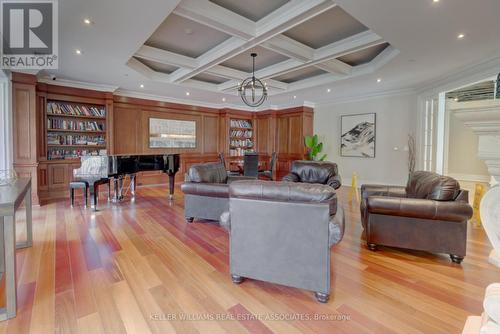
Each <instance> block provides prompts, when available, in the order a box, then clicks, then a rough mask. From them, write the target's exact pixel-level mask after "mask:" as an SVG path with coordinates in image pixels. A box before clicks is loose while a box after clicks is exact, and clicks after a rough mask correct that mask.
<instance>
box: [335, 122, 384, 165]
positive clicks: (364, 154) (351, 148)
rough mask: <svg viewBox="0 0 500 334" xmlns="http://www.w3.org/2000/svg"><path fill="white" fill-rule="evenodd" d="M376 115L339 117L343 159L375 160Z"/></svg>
mask: <svg viewBox="0 0 500 334" xmlns="http://www.w3.org/2000/svg"><path fill="white" fill-rule="evenodd" d="M375 123H376V115H375V114H374V113H371V114H359V115H344V116H341V131H340V132H341V134H342V137H341V141H340V142H341V146H340V155H341V156H343V157H361V158H375Z"/></svg>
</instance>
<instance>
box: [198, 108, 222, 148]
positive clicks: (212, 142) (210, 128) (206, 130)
mask: <svg viewBox="0 0 500 334" xmlns="http://www.w3.org/2000/svg"><path fill="white" fill-rule="evenodd" d="M202 120H203V131H202V136H203V137H202V138H203V153H205V154H207V153H208V154H217V153H219V133H220V130H219V116H218V115H215V116H212V115H210V116H208V115H205V116H203V119H202Z"/></svg>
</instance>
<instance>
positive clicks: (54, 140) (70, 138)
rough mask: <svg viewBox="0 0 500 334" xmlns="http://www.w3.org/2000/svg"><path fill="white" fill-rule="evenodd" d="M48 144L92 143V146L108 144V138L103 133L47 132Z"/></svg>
mask: <svg viewBox="0 0 500 334" xmlns="http://www.w3.org/2000/svg"><path fill="white" fill-rule="evenodd" d="M47 144H48V145H91V146H104V145H106V138H105V137H104V136H103V135H97V136H96V135H94V136H90V135H68V134H65V135H63V134H58V133H48V134H47Z"/></svg>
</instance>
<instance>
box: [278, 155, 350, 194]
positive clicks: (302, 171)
mask: <svg viewBox="0 0 500 334" xmlns="http://www.w3.org/2000/svg"><path fill="white" fill-rule="evenodd" d="M282 180H283V181H287V182H302V183H319V184H326V185H329V186H330V187H333V188H334V189H338V188H340V186H341V185H342V180H341V179H340V175H339V171H338V168H337V164H336V163H333V162H328V161H308V160H296V161H293V162H292V168H291V171H290V173H289V174H287V175H285V176H284V177H283V179H282Z"/></svg>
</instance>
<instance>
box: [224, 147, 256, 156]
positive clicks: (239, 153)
mask: <svg viewBox="0 0 500 334" xmlns="http://www.w3.org/2000/svg"><path fill="white" fill-rule="evenodd" d="M253 152H255V151H254V150H253V149H245V148H241V147H238V148H232V149H230V150H229V156H231V157H240V156H243V155H245V153H253Z"/></svg>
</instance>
